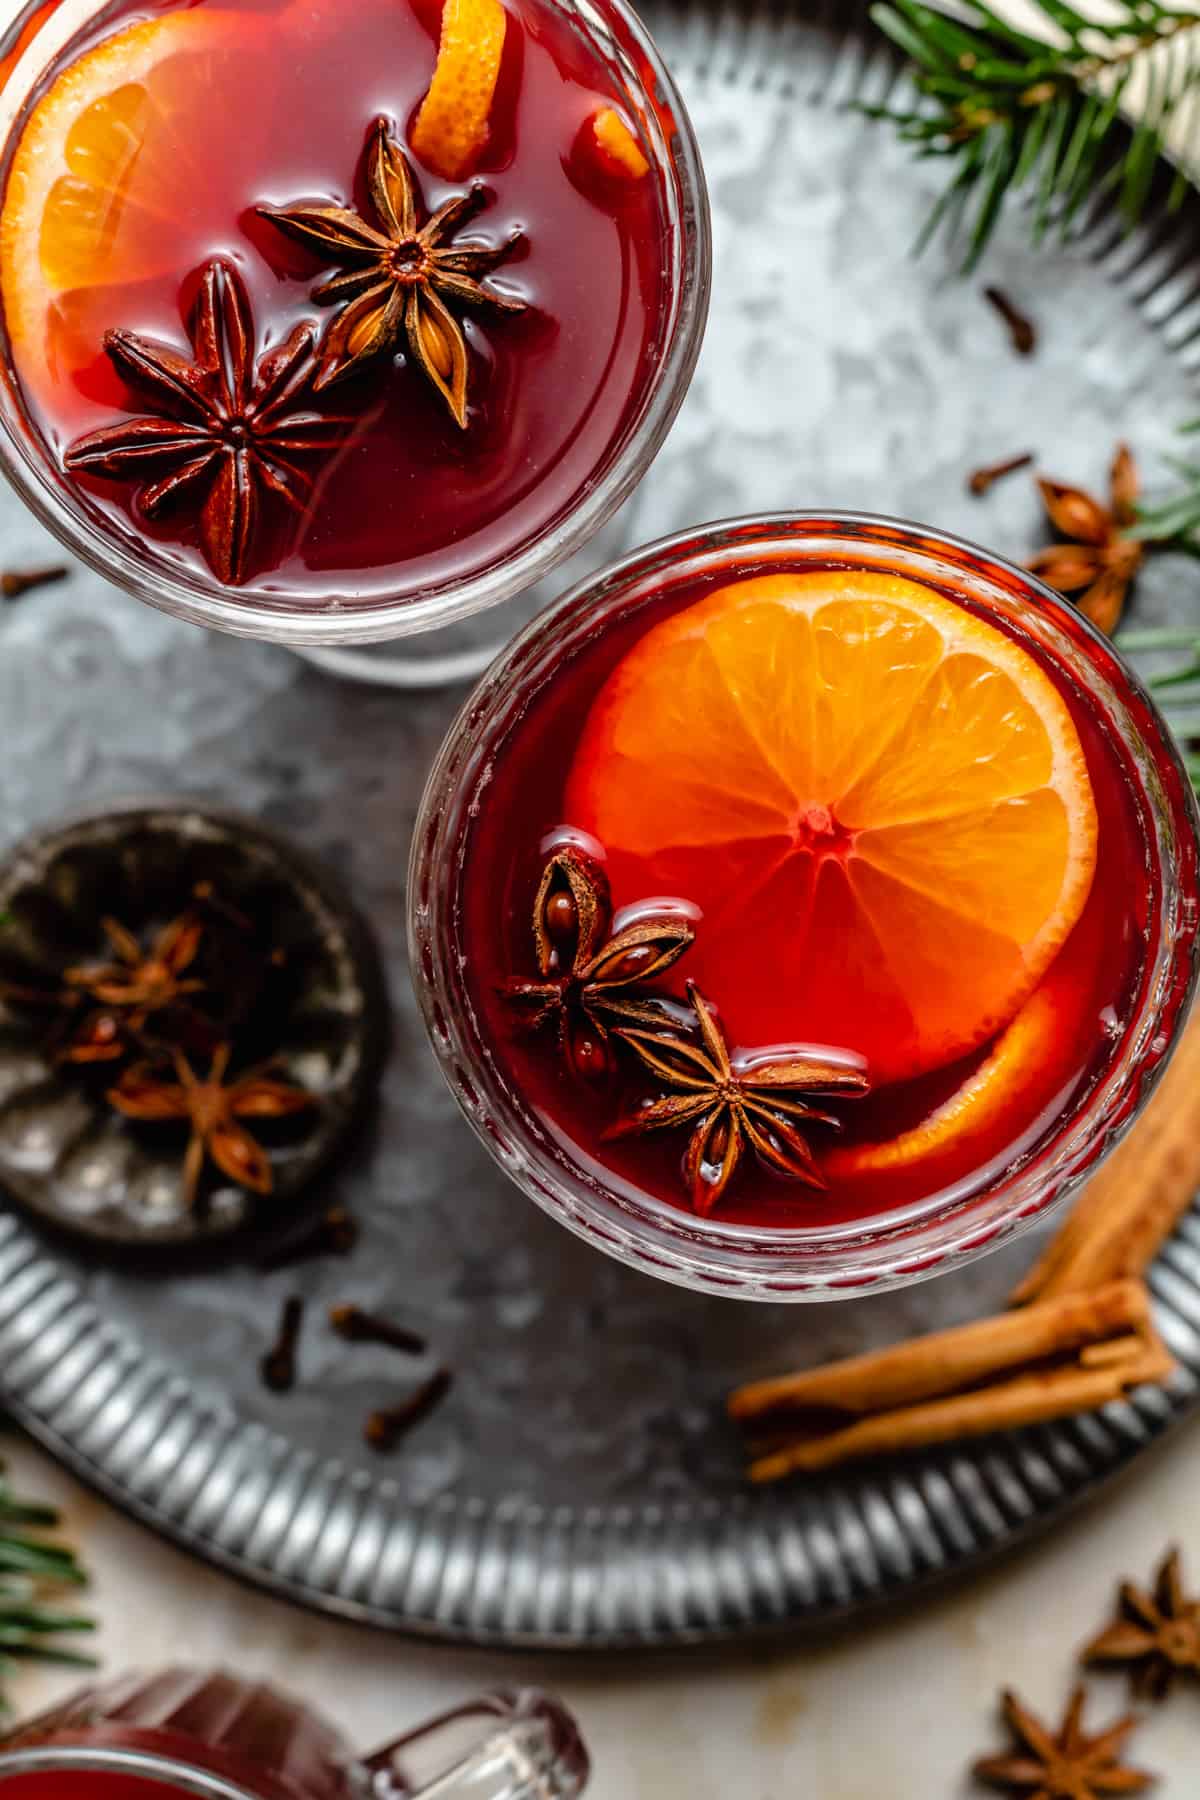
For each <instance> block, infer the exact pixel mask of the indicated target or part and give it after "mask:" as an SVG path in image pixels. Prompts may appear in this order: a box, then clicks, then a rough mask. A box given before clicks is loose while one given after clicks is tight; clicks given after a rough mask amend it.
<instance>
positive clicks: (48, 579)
mask: <svg viewBox="0 0 1200 1800" xmlns="http://www.w3.org/2000/svg"><path fill="white" fill-rule="evenodd" d="M70 573H71V571H70V569H68V568H64V567H62V566H61V565H58V564H55V565H54V566H53V567H49V568H44V569H5V570H4V571H3V572H2V573H0V595H3V597H4V599H5V600H19V599H20V598H21V595H22V594H31V593H33V591H34V589H35V588H41V587H50V586H51V584H52V583H53V582H56V581H65V580H66V579H67V576H68V575H69V574H70Z"/></svg>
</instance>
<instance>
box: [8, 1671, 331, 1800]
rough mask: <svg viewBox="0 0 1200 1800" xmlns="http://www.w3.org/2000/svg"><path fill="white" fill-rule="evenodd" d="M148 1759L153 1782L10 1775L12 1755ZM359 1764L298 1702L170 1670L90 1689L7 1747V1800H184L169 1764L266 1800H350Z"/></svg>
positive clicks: (238, 1682)
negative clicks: (207, 1774) (67, 1798)
mask: <svg viewBox="0 0 1200 1800" xmlns="http://www.w3.org/2000/svg"><path fill="white" fill-rule="evenodd" d="M23 1750H31V1751H38V1752H40V1753H42V1754H44V1755H45V1756H46V1757H47V1758H53V1756H54V1755H55V1753H56V1752H57V1751H59V1750H64V1751H69V1752H71V1753H72V1754H74V1753H77V1752H81V1751H82V1752H90V1753H92V1755H94V1756H95V1757H96V1758H97V1760H101V1761H102V1760H103V1758H104V1756H105V1755H106V1753H111V1752H114V1751H116V1752H122V1753H129V1752H135V1753H141V1754H143V1755H147V1756H151V1757H154V1758H156V1759H159V1761H158V1764H157V1767H154V1766H152V1767H151V1768H150V1769H149V1770H148V1771H147V1774H146V1775H145V1776H142V1775H140V1774H138V1775H133V1774H129V1775H126V1774H124V1773H119V1772H117V1771H114V1770H112V1769H104V1768H94V1769H87V1768H82V1769H81V1768H72V1767H69V1766H65V1767H63V1768H59V1769H49V1770H46V1771H42V1770H30V1771H26V1772H22V1773H14V1774H11V1775H9V1774H7V1773H6V1769H5V1762H4V1759H5V1757H6V1755H7V1754H9V1753H10V1752H17V1753H19V1752H21V1751H23ZM351 1760H352V1759H351V1754H350V1751H349V1749H348V1748H347V1746H346V1745H345V1743H344V1742H343V1740H342V1739H341V1737H340V1736H339V1734H338V1733H337V1732H336V1730H335V1729H334V1728H333V1727H332V1726H330V1725H329V1724H327V1723H326V1722H325V1721H324V1720H323V1719H322V1718H320V1716H319V1715H317V1714H315V1713H313V1712H312V1711H311V1710H310V1709H309V1708H308V1707H307V1706H305V1705H303V1704H302V1703H301V1702H300V1701H299V1700H295V1699H293V1698H291V1696H289V1695H287V1694H282V1693H279V1692H277V1691H276V1690H275V1689H273V1688H269V1687H267V1686H265V1685H264V1684H262V1683H259V1682H252V1681H249V1680H243V1679H241V1678H239V1677H238V1676H234V1675H227V1674H223V1673H221V1672H220V1671H213V1672H211V1673H206V1672H204V1671H195V1670H189V1669H164V1670H162V1671H161V1673H159V1674H156V1675H148V1676H138V1675H132V1676H127V1677H125V1678H123V1679H120V1678H119V1679H117V1680H115V1681H112V1682H108V1683H105V1684H104V1685H102V1686H100V1687H97V1688H85V1689H83V1690H82V1691H81V1692H79V1693H78V1694H74V1695H72V1696H71V1697H70V1698H69V1699H67V1700H64V1701H63V1702H62V1703H61V1705H59V1706H56V1707H54V1708H52V1709H51V1711H49V1712H47V1713H42V1714H41V1715H39V1716H38V1717H37V1718H34V1719H30V1720H28V1721H26V1722H25V1723H24V1724H22V1725H20V1726H19V1727H18V1728H17V1730H16V1731H15V1732H13V1733H12V1734H11V1735H10V1736H8V1737H6V1738H0V1795H2V1796H3V1800H55V1797H56V1796H58V1797H59V1800H61V1797H62V1796H64V1795H66V1796H73V1797H74V1800H184V1797H185V1794H186V1790H185V1789H181V1788H179V1787H177V1786H176V1785H175V1783H174V1782H173V1781H172V1780H171V1774H172V1773H173V1771H172V1770H171V1769H170V1768H169V1767H167V1768H163V1766H162V1765H163V1762H164V1761H165V1762H166V1763H168V1764H170V1763H179V1764H183V1765H184V1766H185V1767H186V1768H189V1769H193V1770H196V1769H199V1770H207V1771H210V1772H211V1773H213V1774H215V1775H218V1776H221V1777H223V1778H224V1779H225V1780H226V1781H230V1782H233V1783H234V1784H235V1785H236V1786H237V1787H240V1788H242V1789H243V1790H244V1791H246V1792H247V1793H249V1794H253V1795H256V1796H258V1797H259V1800H347V1796H348V1795H349V1794H350V1793H351V1791H352V1790H353V1787H354V1781H353V1778H352V1775H351V1768H350V1765H351Z"/></svg>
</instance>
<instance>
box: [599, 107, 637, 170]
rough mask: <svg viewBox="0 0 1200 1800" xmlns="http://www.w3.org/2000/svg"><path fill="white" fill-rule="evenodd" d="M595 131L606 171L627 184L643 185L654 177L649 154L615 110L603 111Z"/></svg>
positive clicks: (600, 112) (601, 110)
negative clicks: (651, 172) (644, 177)
mask: <svg viewBox="0 0 1200 1800" xmlns="http://www.w3.org/2000/svg"><path fill="white" fill-rule="evenodd" d="M592 131H593V134H594V136H595V139H596V146H597V148H598V150H599V152H600V155H601V158H602V161H603V164H604V167H605V168H606V169H608V170H611V172H612V173H613V174H615V175H620V176H622V177H624V179H625V180H627V181H640V180H641V178H642V176H643V175H648V174H649V173H650V164H649V162H648V161H647V158H646V153H645V151H644V150H643V149H642V146H641V145H640V144H639V143H638V141H637V139H636V138H635V137H634V135H633V132H632V131H631V130H630V129H629V126H628V125H627V124H626V123H625V121H624V119H623V118H622V117H621V115H620V113H619V112H618V111H617V110H616V108H615V107H614V106H603V107H601V109H600V111H599V112H598V113H597V114H596V115H595V117H594V118H593V120H592Z"/></svg>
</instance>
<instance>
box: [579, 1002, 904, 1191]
mask: <svg viewBox="0 0 1200 1800" xmlns="http://www.w3.org/2000/svg"><path fill="white" fill-rule="evenodd" d="M687 991H688V999H689V1000H690V1002H691V1005H692V1010H693V1012H694V1013H695V1016H696V1023H697V1027H698V1031H699V1039H700V1041H699V1042H698V1043H695V1042H693V1041H692V1040H691V1039H690V1038H688V1037H685V1036H684V1035H683V1034H682V1033H680V1032H675V1031H671V1030H670V1029H669V1028H664V1027H659V1028H657V1029H647V1028H645V1027H622V1028H621V1029H620V1030H619V1031H618V1033H617V1036H618V1037H619V1038H620V1040H621V1041H622V1043H625V1044H628V1045H629V1047H630V1049H631V1050H633V1051H634V1053H635V1054H636V1055H637V1056H638V1058H639V1059H640V1060H641V1062H642V1064H643V1065H644V1067H645V1068H646V1069H647V1070H649V1072H650V1074H651V1075H653V1076H654V1077H655V1079H656V1081H657V1082H658V1083H659V1085H660V1087H661V1088H662V1089H664V1090H665V1091H664V1092H663V1093H662V1095H661V1096H660V1097H659V1098H658V1099H655V1100H648V1101H646V1102H644V1103H643V1104H642V1105H640V1106H638V1107H636V1108H635V1109H634V1110H633V1111H632V1112H630V1113H629V1114H628V1115H627V1116H626V1117H625V1118H623V1119H621V1120H619V1121H618V1122H617V1124H616V1125H614V1126H613V1127H612V1128H611V1129H610V1130H609V1131H608V1132H607V1133H606V1135H607V1136H608V1137H610V1138H616V1137H625V1136H628V1135H629V1134H630V1133H631V1132H644V1131H662V1130H670V1129H672V1128H678V1127H680V1126H690V1128H691V1136H690V1137H689V1139H688V1146H687V1150H686V1151H685V1153H684V1158H683V1172H684V1180H685V1182H686V1183H687V1189H688V1195H689V1197H690V1199H691V1202H692V1206H693V1208H694V1210H695V1211H696V1212H697V1213H699V1214H700V1215H701V1216H702V1217H707V1216H708V1214H710V1213H711V1212H713V1210H714V1209H715V1208H716V1207H717V1206H718V1204H719V1203H720V1201H721V1199H722V1197H723V1195H724V1193H725V1190H726V1189H727V1188H728V1186H729V1183H730V1182H731V1181H732V1179H733V1177H734V1174H735V1173H736V1171H737V1167H738V1164H739V1163H740V1162H741V1160H742V1158H743V1156H744V1155H745V1153H746V1152H747V1151H748V1150H750V1151H753V1153H754V1154H755V1155H756V1156H757V1157H758V1159H759V1161H760V1162H761V1163H762V1164H763V1165H764V1167H766V1168H768V1169H770V1170H772V1171H773V1173H775V1174H776V1175H790V1176H792V1177H793V1178H794V1179H795V1180H797V1181H802V1182H804V1183H806V1184H807V1185H808V1186H809V1187H824V1186H825V1182H824V1179H823V1178H822V1175H821V1172H820V1170H819V1168H818V1167H817V1164H816V1161H815V1159H814V1157H813V1154H812V1151H811V1150H810V1149H809V1146H808V1140H807V1138H806V1136H805V1134H804V1131H803V1130H802V1129H801V1127H803V1126H807V1125H814V1124H815V1125H827V1126H831V1127H833V1128H834V1129H835V1130H836V1129H837V1126H838V1121H837V1119H835V1118H832V1117H831V1116H830V1115H829V1114H828V1113H823V1112H820V1111H818V1110H817V1109H815V1108H814V1107H812V1106H810V1105H809V1100H810V1099H811V1098H813V1097H814V1096H821V1095H840V1096H842V1097H843V1098H847V1097H849V1098H854V1097H859V1096H861V1095H863V1094H865V1093H866V1092H867V1089H868V1085H869V1084H868V1082H867V1079H866V1076H865V1075H863V1074H862V1073H860V1072H859V1071H858V1070H857V1069H851V1068H849V1067H848V1066H847V1065H846V1064H844V1063H835V1062H829V1061H822V1060H819V1059H817V1058H814V1057H807V1056H801V1055H795V1056H791V1055H788V1056H777V1057H766V1058H762V1059H758V1060H755V1061H750V1062H745V1063H742V1064H739V1065H735V1064H734V1062H733V1060H732V1058H731V1057H730V1054H729V1046H728V1045H727V1043H726V1041H725V1034H724V1032H723V1031H722V1029H721V1026H720V1024H719V1023H718V1020H717V1015H716V1012H715V1010H714V1008H713V1007H712V1006H711V1005H710V1004H709V1002H708V1001H707V1000H706V999H705V998H704V996H703V994H701V993H700V991H699V989H698V988H697V987H696V984H695V983H694V982H691V981H690V982H689V983H688V990H687Z"/></svg>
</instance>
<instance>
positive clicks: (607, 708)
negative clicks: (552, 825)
mask: <svg viewBox="0 0 1200 1800" xmlns="http://www.w3.org/2000/svg"><path fill="white" fill-rule="evenodd" d="M567 811H568V816H569V818H570V819H571V822H572V823H573V824H575V825H578V826H582V827H583V828H584V829H586V830H588V831H590V832H592V833H594V834H595V835H596V836H597V837H598V838H599V839H600V840H601V842H602V843H603V844H604V845H605V847H606V849H607V851H608V854H609V858H610V864H611V873H612V876H613V880H614V886H615V890H616V893H617V896H618V898H619V900H621V901H625V900H630V899H634V898H636V897H638V896H640V895H645V894H665V893H670V894H680V895H683V896H686V897H687V898H688V899H690V900H692V901H694V902H696V903H697V904H698V905H699V906H700V907H701V908H702V910H703V914H704V918H703V922H702V924H701V926H700V929H699V932H698V936H697V942H696V944H695V946H694V948H693V950H692V951H691V952H689V964H688V971H689V974H690V975H691V976H692V977H693V979H694V980H695V981H696V982H697V983H698V985H699V987H700V988H701V990H702V991H703V992H704V993H706V994H708V995H709V997H710V998H712V999H714V1000H715V1001H716V1002H717V1003H718V1004H719V1005H720V1007H721V1008H722V1012H723V1014H724V1017H725V1019H726V1021H727V1023H728V1025H729V1027H730V1029H731V1031H732V1033H733V1035H734V1037H735V1038H736V1040H737V1042H739V1043H740V1044H741V1045H742V1046H743V1047H751V1046H756V1045H765V1044H771V1043H781V1042H796V1041H800V1042H808V1043H821V1044H830V1045H839V1046H845V1047H847V1048H849V1049H852V1050H854V1051H856V1052H858V1053H859V1054H860V1055H863V1056H865V1057H866V1058H867V1060H868V1063H869V1065H870V1069H871V1073H872V1077H873V1079H874V1080H875V1081H876V1082H877V1083H879V1082H884V1081H890V1080H898V1079H901V1078H904V1077H908V1076H913V1075H916V1074H919V1073H922V1072H924V1071H927V1070H930V1069H933V1068H938V1067H941V1066H943V1065H945V1064H948V1063H950V1062H952V1061H954V1060H955V1059H956V1058H957V1057H959V1056H962V1055H965V1054H966V1053H968V1052H969V1051H971V1050H973V1049H976V1048H977V1047H978V1046H979V1045H981V1044H983V1043H984V1042H986V1041H987V1039H988V1038H990V1037H991V1036H992V1035H994V1033H995V1032H997V1031H998V1030H1000V1029H1001V1028H1002V1027H1003V1026H1004V1025H1006V1024H1007V1023H1008V1022H1009V1021H1010V1020H1011V1019H1012V1018H1013V1017H1014V1015H1015V1014H1016V1012H1017V1010H1018V1008H1019V1007H1020V1006H1021V1005H1022V1003H1023V1002H1024V1001H1025V1000H1026V999H1027V997H1028V996H1029V995H1030V994H1031V993H1032V991H1033V989H1034V988H1035V987H1036V985H1037V983H1038V981H1039V980H1040V978H1041V977H1042V975H1043V974H1044V973H1045V971H1046V970H1047V969H1048V967H1049V965H1050V963H1051V961H1052V960H1053V958H1054V956H1055V954H1056V953H1057V951H1058V949H1059V948H1060V946H1061V945H1062V943H1063V942H1064V940H1065V938H1066V937H1067V935H1068V933H1069V932H1070V931H1071V928H1072V926H1073V925H1074V924H1075V921H1076V920H1077V919H1078V917H1079V914H1080V912H1081V911H1082V908H1083V905H1084V901H1085V900H1086V898H1087V895H1088V891H1089V889H1090V886H1091V882H1092V875H1093V871H1094V868H1095V857H1096V813H1095V805H1094V802H1093V798H1092V792H1091V784H1090V781H1089V778H1088V772H1087V764H1086V761H1085V758H1084V753H1083V749H1082V746H1081V745H1080V742H1079V736H1078V733H1077V732H1076V730H1075V726H1074V723H1073V721H1072V719H1071V715H1070V712H1069V710H1068V708H1067V706H1066V703H1065V701H1064V700H1063V699H1062V697H1061V696H1060V694H1059V693H1058V690H1057V689H1056V688H1055V686H1054V684H1053V682H1052V681H1051V680H1050V678H1049V676H1048V675H1047V674H1046V673H1045V672H1044V670H1043V669H1042V668H1041V666H1040V665H1039V664H1038V663H1037V662H1036V661H1035V660H1034V659H1033V657H1032V656H1030V655H1029V654H1028V653H1027V652H1026V651H1025V650H1023V649H1022V648H1021V647H1020V646H1019V645H1018V644H1016V643H1014V642H1013V641H1012V640H1011V639H1010V638H1008V637H1006V636H1005V635H1004V634H1003V633H1002V632H1001V631H999V630H998V629H997V628H996V627H994V626H992V625H989V624H987V623H985V622H983V621H982V620H980V619H977V618H975V617H974V616H973V615H972V614H970V613H968V612H966V611H965V610H963V609H962V608H960V607H958V606H956V605H954V603H953V602H951V601H949V600H946V599H943V598H942V597H941V596H939V595H938V594H935V593H933V592H932V591H931V590H929V589H927V588H924V587H921V586H919V585H918V584H916V583H915V582H911V581H907V580H904V579H902V578H900V577H898V576H889V575H882V574H874V573H838V572H811V573H808V572H806V573H803V574H796V575H779V576H764V577H761V578H758V579H754V580H749V581H744V582H739V583H736V584H734V585H732V586H729V587H725V588H721V589H719V590H717V591H716V592H715V593H713V594H710V595H708V596H707V597H706V598H705V599H703V600H701V601H698V602H697V603H696V604H695V605H693V606H691V607H688V608H686V609H685V610H683V611H681V612H679V613H676V614H675V615H674V616H673V617H671V618H669V619H666V620H664V621H663V622H662V623H661V624H659V625H657V626H656V627H654V628H653V629H652V630H651V631H649V632H648V633H647V634H646V636H645V637H644V638H643V639H642V640H641V641H640V643H638V644H637V645H636V646H635V648H634V649H633V650H632V651H631V652H630V653H629V654H628V655H627V656H626V658H625V659H624V661H623V662H622V663H620V664H619V665H618V667H617V669H616V670H615V671H614V672H613V674H612V675H611V676H610V677H609V679H608V681H607V683H606V684H605V686H604V688H603V689H602V690H601V692H600V694H599V696H598V697H597V699H596V701H595V704H594V705H593V708H592V711H591V713H590V715H589V718H588V720H587V723H586V726H585V729H584V732H583V735H582V738H581V741H580V745H579V749H578V751H577V754H576V758H575V762H574V764H573V767H572V770H571V774H570V778H569V782H568V794H567Z"/></svg>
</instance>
